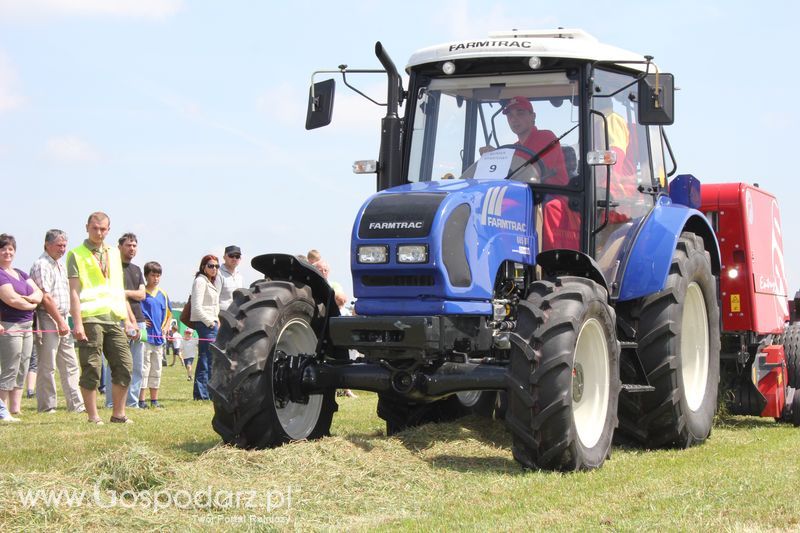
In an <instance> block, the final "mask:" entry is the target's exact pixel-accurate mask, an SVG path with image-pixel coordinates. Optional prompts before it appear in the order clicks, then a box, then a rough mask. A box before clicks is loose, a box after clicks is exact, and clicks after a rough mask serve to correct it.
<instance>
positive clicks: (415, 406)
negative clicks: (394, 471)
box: [378, 394, 469, 436]
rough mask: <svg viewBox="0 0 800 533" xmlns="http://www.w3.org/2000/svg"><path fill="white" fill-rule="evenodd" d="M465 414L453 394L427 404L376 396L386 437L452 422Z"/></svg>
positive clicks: (463, 408) (458, 400) (461, 404)
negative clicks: (417, 427)
mask: <svg viewBox="0 0 800 533" xmlns="http://www.w3.org/2000/svg"><path fill="white" fill-rule="evenodd" d="M467 414H469V411H468V409H467V408H466V407H465V406H464V404H463V403H462V401H461V400H460V399H459V397H458V396H457V395H455V394H453V395H452V396H448V397H447V398H442V399H441V400H436V401H433V402H429V403H414V402H409V401H407V400H404V399H402V398H397V397H394V396H390V395H388V394H379V395H378V416H379V417H380V418H382V419H383V420H385V421H386V435H388V436H391V435H394V434H395V433H399V432H401V431H404V430H406V429H408V428H410V427H416V426H421V425H423V424H429V423H440V422H452V421H453V420H457V419H458V418H461V417H463V416H465V415H467Z"/></svg>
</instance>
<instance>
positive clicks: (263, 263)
mask: <svg viewBox="0 0 800 533" xmlns="http://www.w3.org/2000/svg"><path fill="white" fill-rule="evenodd" d="M375 51H376V55H377V57H378V59H379V60H380V62H381V64H382V66H383V69H382V70H380V71H379V72H385V73H386V74H387V77H388V90H387V101H386V102H385V105H386V110H387V111H386V116H385V118H384V119H383V121H382V137H381V147H380V155H379V159H378V160H377V161H361V162H358V164H357V165H356V167H357V168H358V169H359V171H360V172H369V171H373V172H376V173H377V184H378V186H377V188H378V192H377V194H375V195H373V196H372V197H371V198H369V199H368V200H367V201H366V202H365V203H364V204H363V206H362V208H361V209H360V211H359V212H358V214H357V216H356V219H355V223H354V225H353V233H352V244H351V250H350V253H351V264H352V276H353V292H354V296H355V297H356V298H357V302H356V305H355V313H354V315H353V316H340V311H339V308H338V306H337V305H336V303H335V301H336V300H335V294H334V290H333V289H332V288H331V287H330V286H329V285H328V283H327V282H326V281H325V280H324V279H323V278H322V276H321V275H320V274H319V273H318V272H317V271H316V270H315V269H314V268H313V267H311V266H310V265H309V264H308V263H306V262H304V261H303V260H300V259H297V258H295V257H293V256H291V255H284V254H267V255H262V256H259V257H256V258H254V259H253V261H252V264H253V267H254V268H256V269H257V270H258V271H260V272H262V273H263V274H264V276H265V277H264V279H263V280H260V281H257V282H255V283H254V284H253V285H252V286H251V287H250V288H249V289H246V290H239V291H237V292H236V293H235V301H234V303H233V305H231V307H230V308H229V309H228V310H227V311H223V312H222V313H221V329H220V333H219V336H218V338H217V341H216V343H215V344H214V345H212V353H213V366H212V379H211V382H210V386H211V391H212V399H213V403H214V409H215V415H214V420H213V426H214V429H215V430H216V431H217V432H218V433H219V434H220V435H221V436H222V438H223V440H224V441H225V442H226V443H231V444H234V445H237V446H241V447H245V448H263V447H272V446H278V445H281V444H283V443H286V442H289V441H293V440H301V439H313V438H319V437H322V436H325V435H327V434H328V433H329V430H330V426H331V420H332V417H333V414H334V412H335V411H336V409H337V404H336V400H335V391H336V389H344V388H349V389H356V390H367V391H374V392H376V393H377V394H378V397H379V399H378V415H379V416H380V417H381V418H382V419H384V420H385V421H386V428H387V433H388V434H392V433H395V432H398V431H401V430H403V429H404V428H407V427H410V426H415V425H419V424H423V423H427V422H440V421H447V420H453V419H455V418H458V417H460V416H463V415H465V414H470V413H474V414H478V415H485V416H495V417H502V418H503V419H504V420H505V422H506V424H507V426H508V428H509V430H510V431H511V433H512V434H513V454H514V457H515V458H516V459H517V460H518V461H519V462H520V463H522V464H523V465H524V466H526V467H530V468H539V469H548V470H567V471H569V470H577V469H592V468H597V467H599V466H601V465H602V464H603V462H604V461H605V459H606V458H607V457H609V454H610V450H611V445H612V442H613V441H614V439H615V437H619V438H624V439H626V440H628V441H633V442H637V443H640V444H641V445H643V446H647V447H653V446H657V447H687V446H691V445H693V444H697V443H701V442H703V441H704V440H705V439H706V438H707V437H708V435H709V433H710V431H711V425H712V420H713V416H714V414H715V411H716V407H717V388H718V384H719V352H720V341H719V339H720V332H719V306H718V301H717V288H716V287H717V278H716V277H715V276H717V275H718V273H719V269H720V260H719V248H718V245H717V241H716V239H715V236H714V232H713V231H712V228H711V227H710V225H709V223H708V221H707V219H706V217H705V216H704V215H703V214H702V213H701V212H700V211H698V210H697V208H698V207H699V205H700V197H699V183H698V182H697V180H696V179H694V178H693V177H692V176H689V175H684V176H678V177H676V178H675V179H674V180H673V181H672V183H671V184H670V186H669V188H668V187H667V179H668V178H669V177H671V176H672V175H673V174H674V173H675V170H676V167H675V162H674V158H673V156H672V151H671V149H670V147H669V143H668V141H667V138H666V136H665V134H664V130H663V126H664V125H668V124H671V123H672V121H673V80H672V76H671V75H669V74H666V73H661V72H659V71H658V69H657V67H656V65H655V64H654V63H653V62H652V58H651V57H649V56H641V55H638V54H634V53H631V52H627V51H625V50H621V49H619V48H615V47H612V46H608V45H604V44H602V43H599V42H598V41H597V40H596V39H594V38H593V37H591V36H590V35H588V34H586V33H585V32H583V31H580V30H565V29H559V30H553V31H530V32H518V31H513V32H507V33H497V34H492V35H490V36H489V37H488V38H485V39H479V40H468V41H458V42H454V43H447V44H444V45H439V46H434V47H431V48H427V49H423V50H421V51H419V52H417V53H416V54H414V55H413V56H412V57H411V59H410V61H409V64H408V66H407V73H408V76H409V78H408V87H407V88H404V87H403V83H402V80H401V77H400V75H399V74H398V72H397V70H396V68H395V66H394V63H393V62H392V60H391V59H390V58H389V56H388V54H387V53H386V52H385V50H384V49H383V47H382V46H381V45H380V43H378V44H377V45H376V50H375ZM334 72H336V73H339V74H341V75H342V77H343V79H344V81H345V83H346V84H348V86H350V85H349V83H348V79H347V77H346V76H347V75H348V74H355V73H358V72H375V71H365V70H353V69H348V68H347V67H346V66H341V67H340V68H339V69H338V70H336V71H334ZM334 88H335V85H334V80H332V79H331V80H325V81H322V82H319V83H314V84H313V85H312V87H311V91H310V95H309V113H308V116H307V123H306V127H307V128H308V129H312V128H316V127H320V126H324V125H327V124H328V123H329V122H330V121H331V116H332V108H333V101H334V92H335V90H334ZM401 107H402V108H403V109H404V110H405V112H404V115H403V116H402V117H401V116H400V114H399V110H400V108H401ZM354 351H356V352H357V353H358V354H359V355H358V357H357V358H355V359H351V357H350V353H353V352H354Z"/></svg>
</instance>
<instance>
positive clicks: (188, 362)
mask: <svg viewBox="0 0 800 533" xmlns="http://www.w3.org/2000/svg"><path fill="white" fill-rule="evenodd" d="M192 363H194V357H184V358H183V366H189V365H191V364H192Z"/></svg>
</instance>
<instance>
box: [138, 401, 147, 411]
mask: <svg viewBox="0 0 800 533" xmlns="http://www.w3.org/2000/svg"><path fill="white" fill-rule="evenodd" d="M138 407H139V409H147V408H148V407H147V402H146V401H144V400H139V405H138Z"/></svg>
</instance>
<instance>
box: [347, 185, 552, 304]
mask: <svg viewBox="0 0 800 533" xmlns="http://www.w3.org/2000/svg"><path fill="white" fill-rule="evenodd" d="M532 212H533V204H532V194H531V190H530V188H529V187H528V186H527V185H525V184H523V183H518V182H515V181H508V180H502V181H497V180H452V181H438V182H424V183H413V184H409V185H403V186H401V187H395V188H392V189H387V190H385V191H381V192H380V193H378V194H375V195H374V196H372V197H371V198H369V199H368V200H367V201H366V202H365V203H364V205H363V206H362V208H361V210H360V211H359V213H358V217H357V218H356V220H355V224H354V225H353V234H352V246H351V267H352V268H351V270H352V273H353V292H354V295H355V296H356V297H357V298H358V299H359V300H358V304H357V307H356V310H357V312H359V313H362V314H393V313H398V312H400V311H401V310H402V312H404V313H411V314H413V313H415V311H416V310H418V309H422V310H423V311H420V314H430V313H432V312H451V313H452V312H455V313H458V312H464V313H470V314H475V313H478V314H482V313H483V312H484V311H486V310H490V309H491V306H490V305H489V302H490V300H491V298H492V293H493V289H494V283H495V279H496V276H497V272H498V269H499V268H500V266H501V265H502V263H503V262H504V261H514V262H518V263H523V264H533V263H534V259H535V258H534V251H535V250H536V241H535V237H534V233H535V232H534V229H535V228H533V227H532V226H533V224H532V215H531V213H532ZM406 245H422V246H424V247H425V249H426V251H427V257H426V258H425V261H424V262H420V263H403V262H401V261H400V257H399V253H398V252H399V250H400V248H401V247H403V246H406ZM362 246H371V247H372V246H378V247H383V248H382V249H385V251H386V254H385V262H381V263H364V262H361V261H360V259H359V248H360V247H362ZM454 308H455V310H454ZM478 309H480V311H476V310H478Z"/></svg>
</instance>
